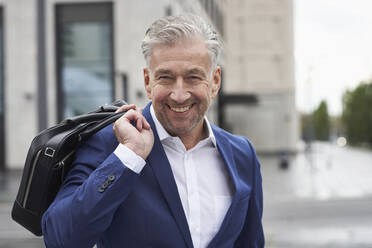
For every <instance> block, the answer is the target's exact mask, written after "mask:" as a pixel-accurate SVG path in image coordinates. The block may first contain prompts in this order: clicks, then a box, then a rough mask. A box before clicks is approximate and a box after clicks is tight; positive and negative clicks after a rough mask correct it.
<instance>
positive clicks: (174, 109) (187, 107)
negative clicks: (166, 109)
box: [170, 105, 191, 113]
mask: <svg viewBox="0 0 372 248" xmlns="http://www.w3.org/2000/svg"><path fill="white" fill-rule="evenodd" d="M190 108H191V105H189V106H185V107H170V109H171V110H173V111H174V112H177V113H183V112H186V111H187V110H189V109H190Z"/></svg>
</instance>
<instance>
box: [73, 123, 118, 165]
mask: <svg viewBox="0 0 372 248" xmlns="http://www.w3.org/2000/svg"><path fill="white" fill-rule="evenodd" d="M117 145H118V141H117V140H116V137H115V134H114V131H113V129H112V124H110V125H108V126H107V127H105V128H103V129H101V130H100V131H98V132H97V133H95V134H93V135H92V136H91V137H89V138H88V139H87V140H85V141H84V142H82V144H81V145H80V147H79V149H78V151H77V157H83V158H85V159H86V158H89V157H91V158H92V157H102V158H101V159H103V158H105V157H107V156H108V155H109V154H111V153H112V152H113V151H114V150H115V148H116V147H117ZM96 159H97V158H96Z"/></svg>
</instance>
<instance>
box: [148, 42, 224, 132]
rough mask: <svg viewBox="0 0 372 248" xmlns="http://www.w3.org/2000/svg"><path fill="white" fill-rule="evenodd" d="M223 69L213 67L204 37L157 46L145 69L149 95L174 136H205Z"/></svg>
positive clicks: (161, 120) (160, 117)
mask: <svg viewBox="0 0 372 248" xmlns="http://www.w3.org/2000/svg"><path fill="white" fill-rule="evenodd" d="M220 79H221V70H220V68H219V67H216V68H211V61H210V57H209V55H208V49H207V46H206V45H205V43H204V42H203V41H202V40H200V39H193V40H192V41H183V42H180V43H176V44H174V45H172V46H167V45H155V46H154V47H153V49H152V56H151V60H150V64H149V68H145V69H144V81H145V88H146V93H147V96H148V98H149V99H150V100H152V105H153V107H154V110H155V113H156V117H157V118H158V120H159V122H160V123H161V124H162V125H163V127H164V128H165V129H166V130H167V132H168V133H170V134H171V135H173V136H179V137H181V139H182V137H185V136H188V135H191V137H194V138H196V139H198V138H201V136H202V135H203V132H202V130H203V121H204V115H205V113H206V111H207V110H208V107H209V106H210V103H211V100H212V99H213V98H215V97H216V95H217V93H218V90H219V88H220Z"/></svg>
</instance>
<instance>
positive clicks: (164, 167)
mask: <svg viewBox="0 0 372 248" xmlns="http://www.w3.org/2000/svg"><path fill="white" fill-rule="evenodd" d="M150 106H151V103H149V104H148V105H147V106H146V107H145V108H144V109H143V112H142V114H143V115H144V116H145V118H146V119H147V121H148V122H149V124H150V126H151V129H152V131H153V133H154V147H153V149H152V151H151V153H150V155H149V156H148V158H147V161H148V163H149V164H150V166H151V168H152V170H153V171H154V174H155V177H156V179H157V181H158V183H159V185H160V188H161V191H162V192H163V195H164V197H165V199H166V201H167V203H168V206H169V208H170V210H171V212H172V215H173V217H174V218H175V220H176V223H177V225H178V227H179V229H180V231H181V233H182V234H183V237H184V240H185V242H186V244H187V246H188V247H193V244H192V239H191V234H190V230H189V227H188V224H187V219H186V216H185V213H184V210H183V207H182V203H181V199H180V196H179V194H178V190H177V184H176V182H175V180H174V177H173V173H172V169H171V167H170V164H169V161H168V158H167V156H166V154H165V151H164V149H163V145H162V144H161V142H160V139H159V136H158V134H157V131H156V127H155V123H154V121H153V119H152V117H151V113H150Z"/></svg>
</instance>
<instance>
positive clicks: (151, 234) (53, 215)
mask: <svg viewBox="0 0 372 248" xmlns="http://www.w3.org/2000/svg"><path fill="white" fill-rule="evenodd" d="M150 105H151V103H149V104H148V105H147V106H146V108H145V109H144V110H143V115H144V116H145V118H146V119H147V120H148V122H149V123H150V125H151V128H152V130H153V132H154V136H155V143H154V147H153V149H152V151H151V153H150V155H149V156H148V158H147V160H146V163H147V164H146V166H145V167H144V168H143V170H142V172H141V173H140V174H136V173H135V172H133V171H132V170H130V169H129V168H127V167H125V165H123V164H122V163H121V161H120V160H119V159H118V158H117V157H116V155H115V154H114V153H113V151H114V150H115V148H116V146H117V145H118V142H117V140H116V138H115V135H114V133H113V130H112V125H111V126H108V127H106V128H104V129H103V130H101V131H100V132H98V133H96V134H95V135H93V136H92V137H91V138H90V139H89V140H88V141H87V142H85V143H84V144H83V145H82V146H81V148H80V149H79V150H78V152H77V154H76V159H75V161H74V165H73V168H72V169H71V171H70V172H69V174H68V175H67V178H66V180H65V182H64V183H63V186H62V187H61V189H60V191H59V193H58V195H57V197H56V199H55V200H54V202H53V203H52V204H51V205H50V207H49V208H48V210H47V211H46V212H45V214H44V216H43V219H42V230H43V235H44V241H45V244H46V246H47V247H68V248H74V247H78V248H84V247H93V245H94V244H97V246H98V247H105V248H108V247H120V248H121V247H125V248H127V247H128V248H141V247H158V248H168V247H169V248H191V247H193V244H192V239H191V235H190V231H189V227H188V224H187V220H186V216H185V213H184V211H183V207H182V204H181V200H180V197H179V194H178V191H177V186H176V182H175V180H174V177H173V174H172V170H171V167H170V165H169V161H168V159H167V156H166V154H165V152H164V149H163V146H162V144H161V143H160V140H159V137H158V135H157V131H156V128H155V124H154V122H153V120H152V118H151V114H150ZM212 130H213V133H214V135H215V137H216V142H217V147H218V150H219V152H220V154H221V156H222V158H223V160H224V162H225V164H226V166H227V168H228V172H229V175H230V177H231V178H232V181H233V184H234V195H233V199H232V203H231V206H230V208H229V209H228V211H227V213H226V216H225V218H224V220H223V222H222V225H221V228H220V230H219V231H218V232H217V234H216V235H215V237H214V238H213V239H212V241H211V242H210V244H209V245H208V247H210V248H212V247H213V248H215V247H218V248H228V247H237V248H238V247H241V248H243V247H244V248H248V247H264V235H263V230H262V224H261V217H262V182H261V173H260V165H259V162H258V160H257V157H256V154H255V152H254V149H253V147H252V145H251V144H250V142H249V141H248V140H247V139H246V138H244V137H240V136H235V135H232V134H230V133H228V132H226V131H224V130H222V129H220V128H218V127H216V126H213V125H212Z"/></svg>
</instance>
